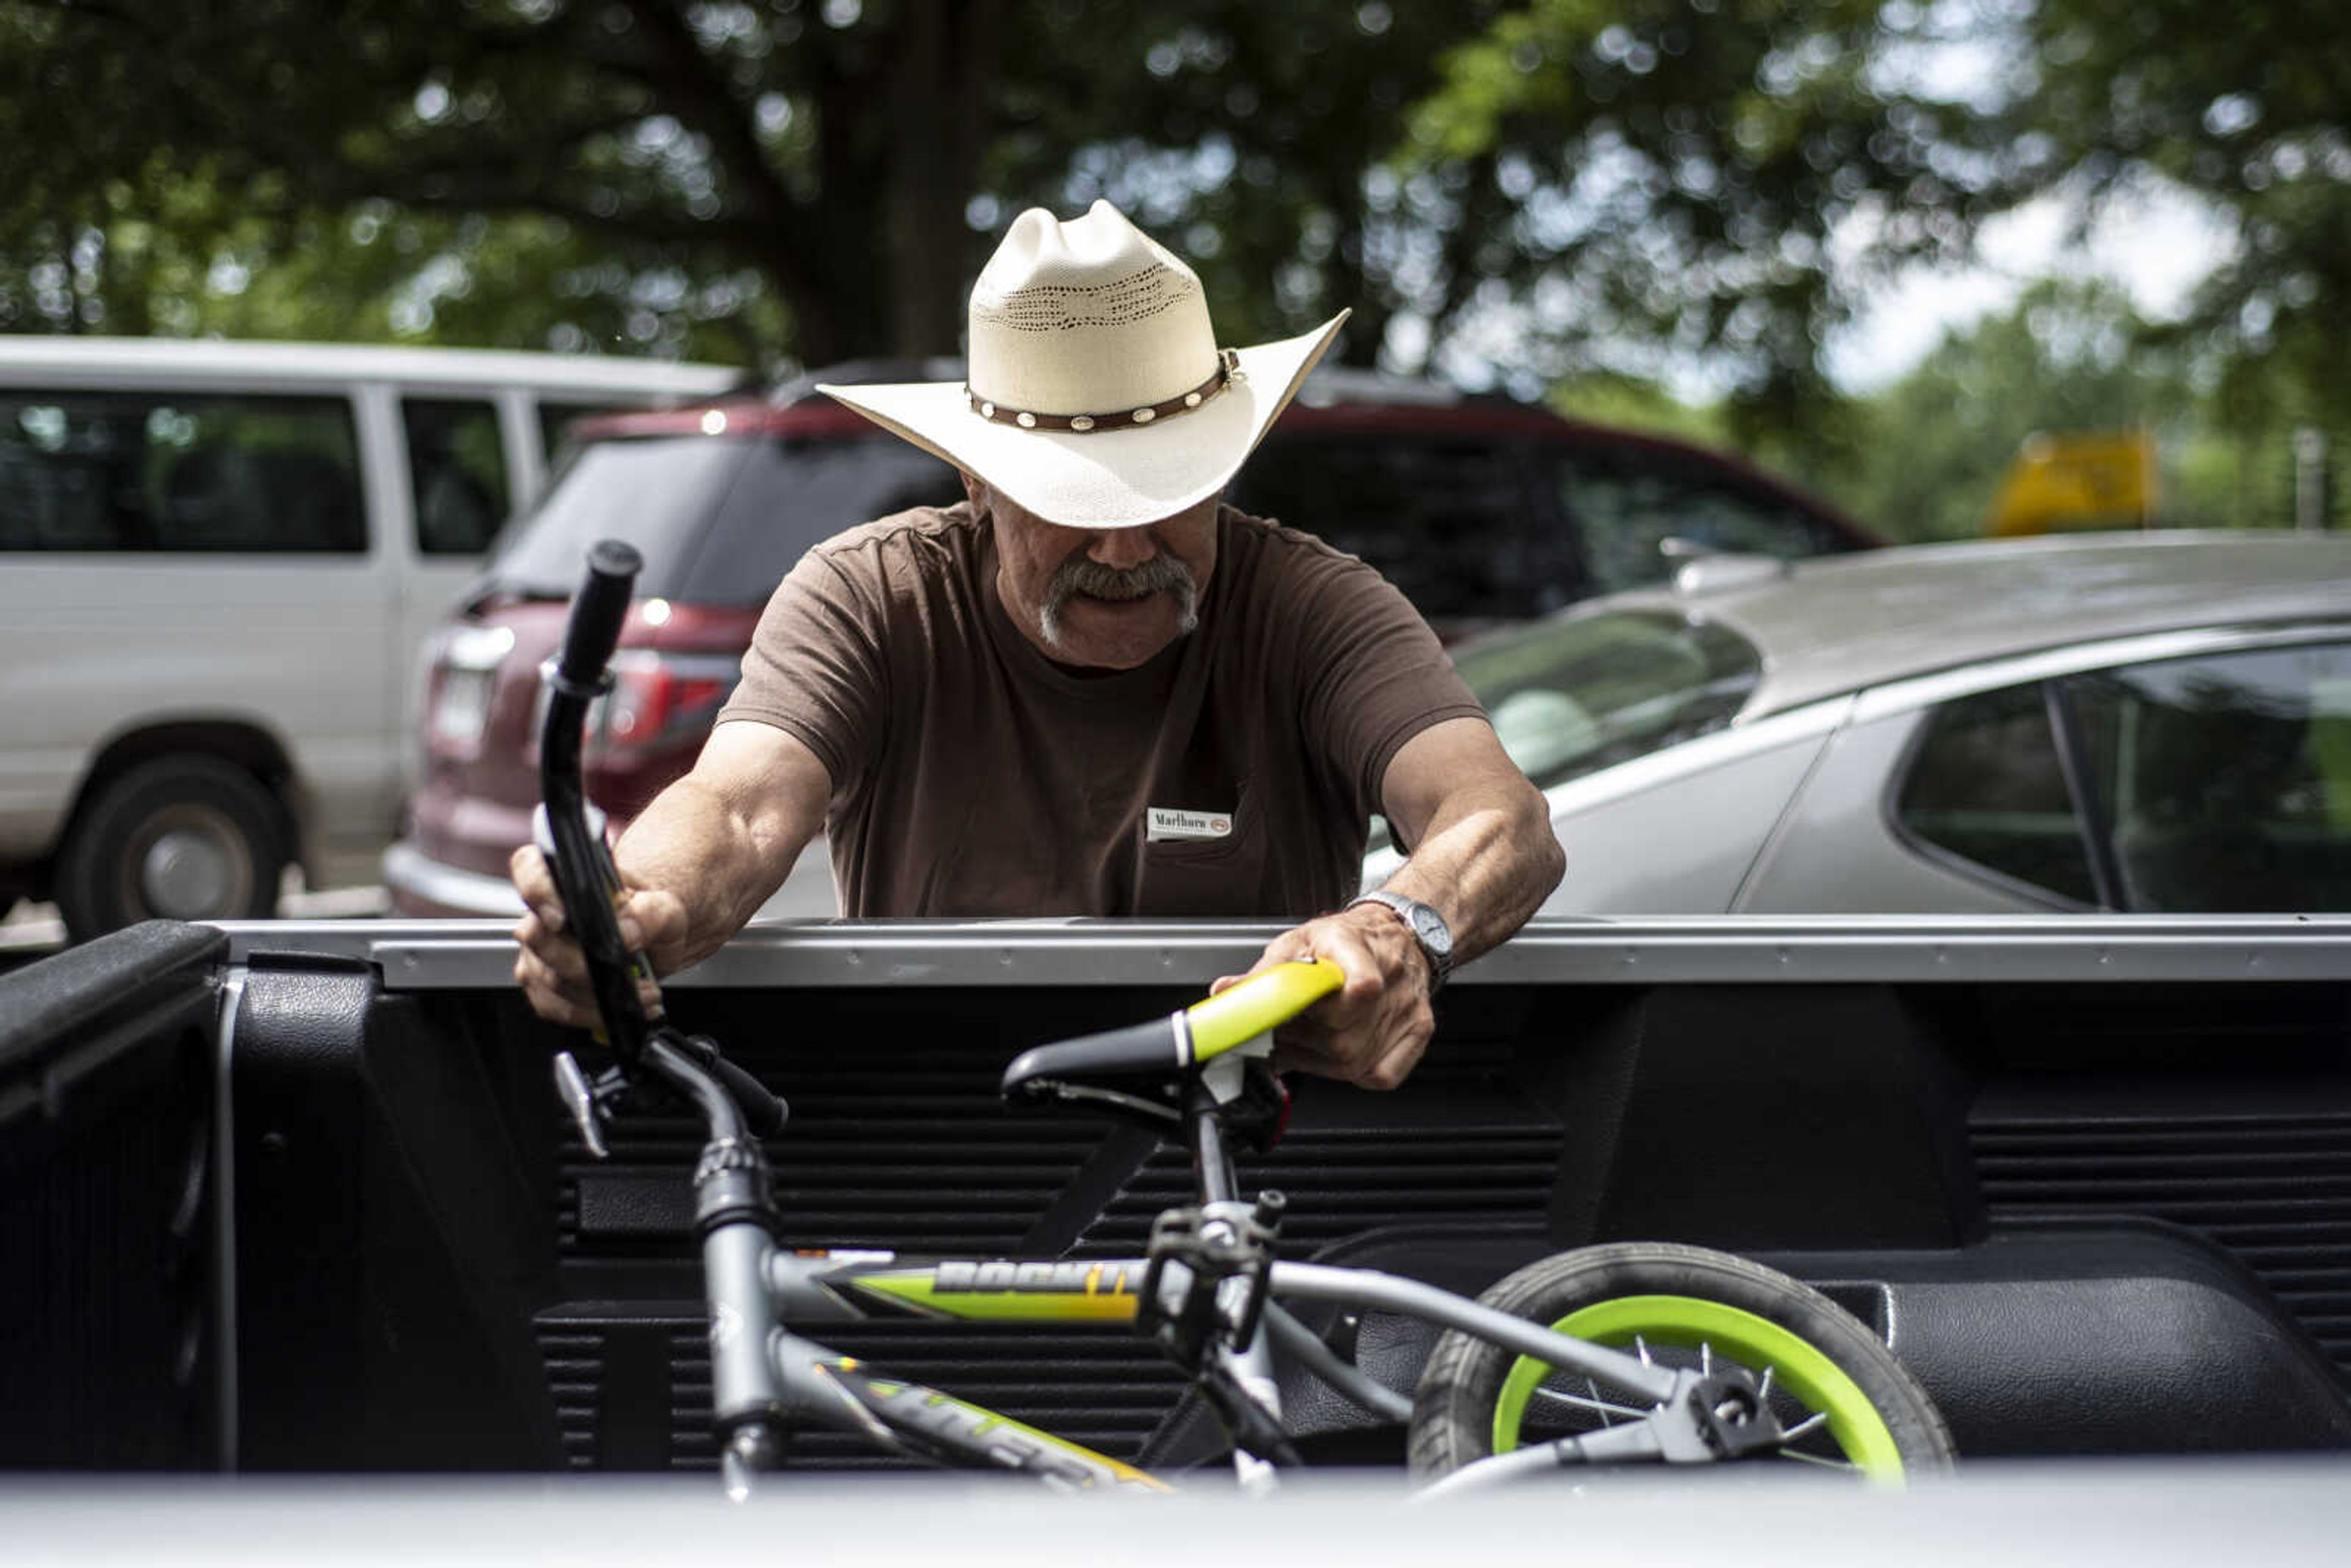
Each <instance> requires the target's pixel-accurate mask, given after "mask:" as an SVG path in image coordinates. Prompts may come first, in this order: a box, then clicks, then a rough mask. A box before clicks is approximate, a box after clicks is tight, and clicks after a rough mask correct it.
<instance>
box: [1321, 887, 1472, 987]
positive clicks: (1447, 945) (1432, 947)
mask: <svg viewBox="0 0 2351 1568" xmlns="http://www.w3.org/2000/svg"><path fill="white" fill-rule="evenodd" d="M1356 904H1381V905H1383V906H1384V907H1385V908H1387V909H1388V910H1390V911H1392V912H1393V913H1394V914H1395V916H1396V917H1397V918H1398V919H1400V920H1402V921H1403V922H1404V928H1405V930H1406V931H1409V932H1410V933H1412V940H1413V945H1414V946H1416V947H1418V948H1419V949H1420V956H1422V957H1423V958H1425V959H1426V960H1427V962H1428V994H1429V995H1430V996H1432V997H1433V996H1435V995H1436V994H1437V991H1438V990H1439V989H1440V988H1442V987H1443V986H1444V984H1445V981H1446V978H1447V977H1448V976H1450V975H1451V974H1452V973H1453V928H1452V927H1451V926H1449V925H1447V924H1446V923H1445V916H1443V915H1439V914H1437V911H1436V910H1434V909H1431V908H1430V907H1429V906H1428V905H1427V904H1423V903H1421V902H1420V900H1418V899H1416V898H1406V897H1405V895H1404V894H1401V893H1391V892H1389V891H1388V890H1387V889H1386V888H1384V887H1380V888H1374V889H1373V890H1372V891H1371V892H1369V893H1365V894H1357V895H1356V896H1355V897H1353V898H1352V899H1350V900H1348V901H1347V907H1348V908H1350V909H1353V908H1354V907H1355V905H1356ZM1424 925H1429V926H1434V927H1435V929H1436V930H1437V933H1439V934H1440V935H1441V936H1442V937H1443V940H1442V941H1441V942H1437V941H1431V940H1430V939H1429V936H1428V935H1427V933H1426V931H1425V930H1424Z"/></svg>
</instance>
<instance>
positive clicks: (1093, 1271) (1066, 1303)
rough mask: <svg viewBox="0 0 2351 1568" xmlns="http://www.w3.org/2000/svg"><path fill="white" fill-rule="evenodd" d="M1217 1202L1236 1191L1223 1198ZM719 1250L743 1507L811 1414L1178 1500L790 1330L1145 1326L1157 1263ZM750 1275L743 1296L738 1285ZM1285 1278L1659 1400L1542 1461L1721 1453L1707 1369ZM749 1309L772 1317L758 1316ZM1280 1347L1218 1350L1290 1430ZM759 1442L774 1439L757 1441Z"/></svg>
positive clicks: (727, 1244) (1359, 1287)
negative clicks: (1703, 1425)
mask: <svg viewBox="0 0 2351 1568" xmlns="http://www.w3.org/2000/svg"><path fill="white" fill-rule="evenodd" d="M1215 1125H1216V1124H1215V1113H1214V1109H1213V1106H1212V1105H1211V1104H1210V1103H1207V1099H1206V1097H1203V1101H1202V1103H1200V1105H1199V1106H1198V1107H1197V1108H1196V1110H1195V1112H1194V1121H1193V1133H1194V1137H1193V1145H1194V1150H1195V1157H1196V1160H1197V1161H1198V1162H1199V1166H1200V1173H1199V1174H1200V1176H1201V1181H1200V1186H1201V1189H1202V1194H1203V1197H1205V1198H1207V1207H1209V1208H1211V1209H1214V1208H1215V1207H1217V1206H1218V1205H1220V1204H1227V1203H1231V1202H1233V1201H1235V1198H1234V1196H1232V1195H1234V1194H1235V1186H1234V1181H1233V1171H1232V1166H1231V1161H1230V1158H1229V1156H1228V1155H1227V1153H1226V1152H1225V1150H1224V1149H1223V1146H1222V1145H1221V1144H1220V1143H1219V1142H1217V1137H1216V1133H1215ZM714 1146H715V1145H714ZM701 1168H702V1170H704V1171H705V1172H709V1171H715V1170H716V1169H717V1168H719V1167H718V1166H716V1165H714V1162H713V1160H712V1159H711V1157H710V1156H709V1155H707V1154H705V1157H704V1160H703V1162H702V1167H701ZM1214 1194H1225V1195H1228V1196H1226V1197H1214V1196H1210V1195H1214ZM746 1232H748V1233H750V1234H745V1233H746ZM704 1246H705V1278H706V1279H707V1280H708V1281H709V1294H710V1310H711V1321H712V1334H711V1338H712V1371H713V1395H714V1399H713V1405H714V1409H715V1414H716V1419H717V1421H718V1425H719V1427H720V1430H721V1432H722V1433H725V1434H728V1435H729V1438H730V1440H729V1441H728V1442H727V1443H726V1454H727V1457H728V1463H727V1469H728V1481H727V1484H728V1489H729V1490H730V1492H731V1493H733V1494H734V1495H737V1496H740V1495H743V1494H744V1493H745V1492H746V1491H747V1489H748V1486H749V1475H748V1473H747V1472H748V1471H749V1470H750V1469H758V1468H764V1465H765V1464H766V1463H768V1462H771V1461H772V1459H773V1458H774V1456H775V1447H774V1446H775V1445H776V1444H777V1443H778V1441H779V1439H780V1437H781V1431H780V1427H783V1426H788V1425H789V1423H790V1422H791V1421H793V1420H796V1419H810V1420H815V1421H817V1422H819V1423H820V1424H823V1425H827V1426H831V1427H836V1428H839V1429H844V1430H849V1431H852V1432H856V1433H860V1434H862V1435H864V1436H865V1437H868V1438H870V1439H872V1440H873V1441H875V1442H877V1443H879V1444H881V1445H882V1446H883V1447H885V1448H893V1449H896V1450H897V1451H900V1452H904V1453H908V1454H912V1455H915V1456H918V1457H921V1458H930V1459H934V1460H937V1461H940V1462H944V1463H948V1464H956V1465H964V1466H973V1467H983V1468H985V1467H995V1468H1002V1469H1014V1470H1019V1471H1023V1472H1027V1473H1029V1474H1032V1475H1035V1476H1038V1477H1039V1478H1040V1479H1046V1480H1049V1481H1052V1482H1055V1483H1057V1484H1060V1485H1062V1486H1065V1487H1071V1488H1077V1489H1088V1490H1091V1489H1095V1488H1120V1487H1124V1488H1142V1489H1146V1490H1164V1489H1165V1482H1163V1481H1161V1480H1159V1479H1157V1478H1155V1477H1154V1476H1152V1475H1150V1474H1149V1473H1147V1472H1145V1471H1144V1470H1141V1469H1135V1468H1134V1467H1133V1466H1130V1465H1127V1464H1125V1463H1123V1461H1120V1460H1117V1459H1114V1458H1110V1457H1109V1456H1107V1455H1104V1454H1100V1453H1096V1452H1094V1451H1093V1450H1092V1449H1090V1448H1083V1447H1081V1446H1080V1445H1078V1444H1075V1443H1071V1442H1069V1441H1067V1440H1065V1439H1063V1438H1061V1437H1055V1436H1053V1435H1052V1434H1050V1433H1048V1432H1043V1431H1040V1430H1038V1429H1037V1428H1034V1427H1028V1426H1025V1425H1023V1424H1021V1423H1019V1422H1018V1421H1015V1420H1012V1419H1011V1418H1010V1417H1008V1416H1001V1415H998V1413H997V1412H995V1411H992V1410H989V1409H987V1408H986V1407H985V1406H979V1405H975V1404H972V1403H970V1402H968V1401H966V1400H963V1399H960V1398H957V1397H956V1396H954V1395H952V1394H949V1393H946V1392H942V1391H940V1390H937V1389H933V1388H929V1387H926V1386H924V1385H920V1384H914V1383H910V1382H907V1381H905V1380H904V1379H899V1378H893V1377H890V1376H888V1375H884V1374H883V1373H881V1372H879V1371H878V1370H876V1369H873V1368H871V1367H868V1366H866V1365H864V1364H862V1363H861V1362H859V1361H858V1360H857V1359H856V1358H854V1357H851V1356H845V1355H841V1354H839V1353H837V1352H834V1351H831V1350H830V1349H828V1348H826V1347H825V1346H824V1345H822V1344H820V1343H817V1342H816V1341H814V1340H810V1339H806V1338H803V1337H801V1336H800V1335H799V1334H798V1333H794V1332H792V1330H791V1329H790V1328H788V1327H786V1326H785V1325H786V1324H787V1323H789V1324H793V1325H811V1326H812V1325H817V1324H821V1323H825V1322H860V1321H866V1320H870V1319H872V1318H875V1317H904V1316H908V1315H912V1316H917V1317H930V1318H941V1319H953V1320H958V1321H963V1322H1008V1323H1038V1324H1068V1323H1071V1322H1091V1323H1104V1324H1117V1323H1132V1322H1134V1321H1135V1320H1136V1318H1137V1316H1138V1315H1139V1313H1140V1312H1141V1310H1142V1308H1143V1306H1144V1300H1143V1291H1144V1285H1145V1281H1146V1279H1147V1278H1148V1277H1149V1275H1150V1273H1151V1261H1150V1260H1148V1259H1144V1258H1108V1259H1098V1260H1068V1259H1019V1258H914V1257H901V1256H899V1255H898V1254H895V1253H892V1252H887V1251H880V1250H870V1251H869V1250H850V1249H841V1250H832V1251H807V1252H801V1251H794V1250H790V1249H783V1248H780V1247H778V1246H776V1245H774V1244H773V1243H771V1242H770V1241H768V1238H767V1236H766V1235H765V1233H764V1230H762V1229H761V1228H759V1227H758V1226H757V1225H756V1224H752V1223H750V1222H747V1221H746V1222H744V1223H741V1224H737V1225H735V1226H730V1227H727V1228H725V1229H723V1230H719V1231H714V1232H711V1233H710V1234H708V1235H706V1236H705V1243H704ZM746 1247H748V1248H750V1249H752V1250H753V1252H754V1253H755V1256H754V1257H753V1258H750V1259H748V1260H747V1259H746V1258H745V1257H744V1249H745V1248H746ZM754 1280H755V1281H756V1289H755V1290H754V1291H751V1292H750V1293H745V1286H747V1285H749V1284H750V1283H751V1281H754ZM729 1281H744V1284H742V1285H737V1284H734V1283H731V1282H729ZM1235 1282H1236V1281H1226V1284H1227V1285H1231V1284H1233V1283H1235ZM1269 1283H1270V1293H1271V1295H1272V1296H1273V1297H1274V1298H1276V1299H1277V1300H1290V1301H1319V1302H1328V1303H1332V1304H1336V1305H1343V1306H1351V1307H1357V1308H1369V1309H1374V1310H1377V1311H1384V1312H1396V1313H1400V1314H1404V1315H1407V1316H1412V1317H1416V1318H1421V1319H1424V1320H1426V1321H1427V1322H1433V1323H1435V1324H1437V1326H1439V1327H1440V1328H1458V1329H1462V1330H1466V1331H1468V1332H1469V1333H1476V1334H1479V1335H1482V1336H1484V1337H1486V1338H1488V1339H1489V1340H1491V1341H1493V1342H1494V1343H1498V1344H1500V1345H1503V1346H1504V1347H1506V1348H1508V1349H1510V1350H1513V1351H1516V1352H1517V1353H1519V1354H1522V1355H1528V1356H1533V1357H1536V1358H1539V1359H1541V1360H1543V1361H1545V1362H1548V1363H1550V1364H1553V1365H1556V1366H1559V1367H1562V1368H1565V1369H1568V1370H1571V1371H1573V1372H1576V1373H1580V1374H1582V1375H1585V1376H1588V1377H1590V1378H1592V1379H1593V1380H1594V1381H1595V1382H1596V1383H1598V1384H1601V1385H1605V1386H1608V1387H1611V1388H1613V1389H1615V1390H1618V1391H1620V1392H1622V1393H1625V1394H1626V1395H1630V1396H1636V1397H1637V1398H1638V1399H1639V1400H1640V1401H1641V1402H1642V1403H1644V1404H1646V1405H1650V1406H1656V1409H1655V1411H1654V1413H1653V1414H1652V1416H1650V1417H1649V1418H1648V1419H1646V1420H1645V1421H1642V1422H1639V1423H1635V1424H1633V1425H1631V1426H1627V1427H1615V1428H1611V1429H1610V1431H1609V1433H1608V1434H1606V1435H1605V1436H1602V1435H1598V1434H1595V1435H1593V1437H1587V1438H1584V1439H1582V1440H1580V1442H1579V1443H1578V1445H1577V1446H1576V1448H1575V1451H1574V1452H1573V1453H1568V1452H1565V1451H1562V1452H1559V1453H1555V1454H1552V1455H1550V1456H1549V1457H1546V1458H1540V1459H1539V1460H1538V1461H1537V1462H1539V1463H1542V1464H1553V1463H1561V1462H1566V1461H1567V1460H1569V1459H1571V1458H1583V1459H1590V1458H1618V1459H1633V1458H1699V1457H1706V1456H1707V1454H1708V1448H1707V1438H1706V1437H1705V1435H1704V1433H1703V1432H1701V1431H1700V1430H1699V1429H1698V1426H1697V1424H1696V1423H1691V1422H1687V1414H1688V1413H1687V1409H1686V1406H1687V1402H1688V1396H1689V1394H1690V1390H1691V1388H1692V1386H1693V1385H1694V1382H1695V1380H1696V1379H1697V1376H1698V1375H1696V1374H1693V1373H1690V1372H1687V1371H1675V1370H1670V1369H1667V1368H1665V1367H1661V1366H1656V1365H1653V1364H1649V1363H1648V1362H1646V1361H1645V1360H1642V1359H1640V1358H1638V1357H1635V1356H1633V1355H1628V1354H1625V1353H1623V1352H1621V1351H1617V1350H1613V1349H1610V1348H1608V1347H1606V1346H1603V1345H1598V1344H1594V1343H1591V1342H1589V1341H1585V1340H1581V1339H1575V1338H1573V1337H1571V1336H1569V1335H1565V1334H1560V1333H1553V1332H1552V1331H1551V1330H1549V1329H1547V1328H1543V1327H1541V1326H1540V1325H1538V1324H1535V1323H1531V1322H1527V1321H1526V1320H1524V1319H1522V1318H1518V1317H1513V1316H1511V1315H1510V1314H1509V1313H1507V1312H1497V1311H1495V1310H1493V1309H1491V1308H1488V1307H1484V1306H1480V1305H1479V1304H1478V1303H1477V1302H1475V1301H1468V1300H1466V1299H1465V1298H1463V1297H1460V1296H1458V1295H1455V1294H1454V1293H1452V1292H1451V1291H1444V1290H1440V1289H1438V1288H1437V1287H1436V1286H1432V1285H1426V1284H1423V1283H1421V1282H1420V1281H1415V1280H1408V1279H1404V1278H1401V1277H1398V1276H1395V1275H1391V1274H1384V1273H1379V1272H1375V1271H1374V1270H1364V1269H1349V1268H1336V1267H1331V1266H1327V1265H1322V1264H1311V1263H1289V1262H1280V1261H1277V1262H1275V1263H1274V1264H1273V1265H1272V1268H1271V1270H1270V1281H1269ZM747 1301H751V1302H756V1303H757V1304H758V1306H755V1307H753V1308H752V1309H751V1311H749V1312H747V1311H746V1305H745V1303H746V1302H747ZM759 1306H763V1307H765V1308H766V1309H767V1314H768V1315H767V1316H766V1321H764V1322H761V1321H759V1320H758V1315H757V1313H758V1307H759ZM1301 1332H1302V1331H1301ZM1268 1340H1269V1333H1266V1332H1260V1333H1258V1334H1257V1335H1255V1336H1254V1338H1253V1340H1252V1341H1251V1342H1250V1343H1249V1344H1248V1345H1247V1346H1246V1347H1245V1348H1242V1349H1239V1350H1236V1349H1233V1348H1231V1347H1230V1346H1228V1345H1223V1344H1219V1345H1217V1347H1216V1349H1215V1351H1214V1354H1216V1355H1217V1357H1219V1358H1224V1360H1225V1362H1226V1364H1227V1366H1228V1369H1229V1370H1230V1372H1231V1374H1232V1375H1233V1376H1234V1378H1235V1380H1236V1381H1237V1382H1238V1384H1239V1385H1241V1386H1242V1387H1243V1388H1245V1389H1247V1390H1248V1392H1249V1396H1251V1397H1252V1398H1254V1399H1256V1400H1257V1401H1258V1402H1259V1406H1260V1407H1262V1408H1263V1409H1264V1410H1265V1412H1266V1414H1267V1416H1269V1417H1270V1418H1271V1419H1272V1420H1274V1421H1275V1422H1277V1423H1278V1422H1279V1420H1280V1402H1279V1396H1278V1394H1277V1393H1276V1391H1275V1385H1274V1380H1273V1366H1272V1353H1271V1347H1270V1344H1269V1343H1268ZM1317 1370H1321V1369H1317ZM1324 1376H1325V1381H1326V1382H1332V1385H1333V1386H1334V1387H1336V1388H1338V1390H1339V1391H1340V1392H1341V1393H1342V1394H1344V1395H1347V1396H1349V1397H1351V1398H1356V1399H1357V1400H1358V1402H1362V1399H1363V1396H1362V1394H1361V1393H1359V1392H1358V1391H1357V1390H1355V1389H1353V1388H1351V1387H1349V1386H1348V1385H1347V1384H1346V1383H1345V1382H1343V1381H1338V1380H1335V1379H1333V1378H1332V1377H1331V1376H1330V1375H1328V1374H1327V1373H1325V1375H1324ZM1357 1376H1358V1377H1360V1374H1358V1375H1357ZM755 1431H756V1432H757V1433H758V1436H757V1437H753V1438H751V1439H750V1440H748V1441H743V1440H741V1439H742V1438H743V1435H744V1434H746V1433H748V1432H755ZM1235 1462H1236V1466H1237V1468H1238V1471H1239V1474H1240V1476H1241V1479H1243V1481H1244V1482H1245V1483H1257V1482H1261V1481H1262V1480H1263V1479H1265V1475H1266V1471H1265V1470H1264V1469H1263V1468H1262V1467H1263V1461H1262V1460H1261V1459H1259V1458H1258V1457H1257V1456H1254V1455H1251V1454H1249V1452H1248V1451H1247V1450H1246V1449H1245V1448H1238V1447H1237V1448H1236V1458H1235ZM1527 1463H1528V1461H1527V1459H1526V1458H1525V1456H1522V1455H1498V1456H1496V1457H1494V1458H1489V1459H1487V1460H1484V1461H1481V1463H1480V1464H1479V1465H1473V1466H1470V1467H1468V1468H1467V1469H1465V1470H1464V1471H1463V1472H1462V1476H1463V1478H1464V1479H1463V1480H1462V1481H1461V1482H1460V1483H1459V1484H1463V1485H1473V1484H1476V1481H1475V1479H1469V1478H1474V1477H1476V1476H1477V1474H1478V1472H1479V1471H1480V1470H1482V1469H1487V1468H1488V1467H1492V1468H1493V1469H1494V1471H1495V1473H1496V1475H1497V1476H1498V1477H1499V1474H1501V1473H1504V1472H1508V1471H1513V1470H1516V1469H1523V1468H1526V1467H1527Z"/></svg>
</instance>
